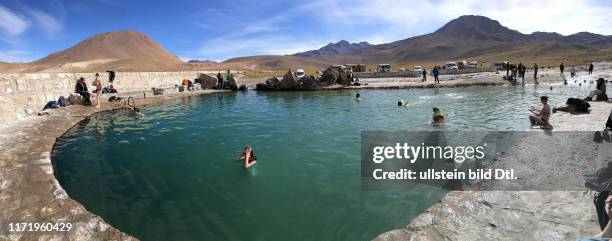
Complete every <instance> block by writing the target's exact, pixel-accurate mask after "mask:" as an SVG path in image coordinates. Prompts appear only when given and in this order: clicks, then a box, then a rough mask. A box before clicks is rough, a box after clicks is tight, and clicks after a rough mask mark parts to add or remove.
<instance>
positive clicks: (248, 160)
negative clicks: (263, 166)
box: [236, 146, 257, 169]
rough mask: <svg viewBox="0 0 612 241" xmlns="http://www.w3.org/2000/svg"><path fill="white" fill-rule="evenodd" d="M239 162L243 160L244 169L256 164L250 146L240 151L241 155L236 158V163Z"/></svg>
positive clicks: (255, 158)
mask: <svg viewBox="0 0 612 241" xmlns="http://www.w3.org/2000/svg"><path fill="white" fill-rule="evenodd" d="M240 160H244V168H245V169H249V168H251V167H252V166H254V165H255V164H257V157H255V153H253V148H251V147H250V146H246V147H245V148H244V149H243V150H242V153H241V154H240V156H238V158H236V162H237V161H240Z"/></svg>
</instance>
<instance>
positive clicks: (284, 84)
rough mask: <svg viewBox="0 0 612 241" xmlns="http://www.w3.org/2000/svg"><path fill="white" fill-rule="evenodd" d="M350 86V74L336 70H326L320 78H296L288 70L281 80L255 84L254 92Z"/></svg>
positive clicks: (273, 78) (291, 71)
mask: <svg viewBox="0 0 612 241" xmlns="http://www.w3.org/2000/svg"><path fill="white" fill-rule="evenodd" d="M335 84H340V85H345V86H350V85H351V76H350V73H348V72H345V71H343V70H342V69H337V68H332V67H330V68H328V69H327V70H325V72H323V75H322V76H321V77H320V78H315V77H314V76H304V77H302V78H298V77H297V76H296V75H295V73H294V72H293V70H291V69H290V70H289V71H288V72H287V73H286V74H285V75H284V76H283V79H282V80H279V79H278V78H276V77H272V78H269V79H267V80H266V82H265V83H259V84H257V87H256V90H260V91H278V90H282V91H296V90H297V91H300V90H318V89H321V87H326V86H330V85H335Z"/></svg>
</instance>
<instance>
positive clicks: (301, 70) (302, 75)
mask: <svg viewBox="0 0 612 241" xmlns="http://www.w3.org/2000/svg"><path fill="white" fill-rule="evenodd" d="M295 75H296V76H297V77H298V78H300V79H301V78H304V76H306V72H304V70H303V69H297V70H296V71H295Z"/></svg>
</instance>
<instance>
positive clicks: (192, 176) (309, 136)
mask: <svg viewBox="0 0 612 241" xmlns="http://www.w3.org/2000/svg"><path fill="white" fill-rule="evenodd" d="M593 88H594V86H589V85H586V86H582V87H580V86H560V85H556V86H554V89H553V90H552V91H551V90H550V89H549V88H548V85H542V86H539V87H535V86H528V87H468V88H446V89H417V90H409V89H402V90H361V91H319V92H279V93H257V92H254V91H249V92H241V93H222V94H213V95H205V96H194V97H185V98H182V99H178V100H170V101H168V102H166V103H164V104H162V105H158V106H151V107H145V108H143V109H142V111H143V113H144V116H136V115H133V114H126V113H125V112H124V111H112V112H103V113H99V114H96V115H94V116H92V117H90V118H87V119H85V120H83V121H82V122H80V123H79V124H77V125H76V126H75V127H74V128H72V129H70V130H69V131H68V132H67V133H66V134H65V135H64V136H63V137H62V138H61V139H60V140H59V141H58V142H57V145H56V147H55V148H54V152H53V161H54V165H55V168H56V175H57V177H58V179H59V181H60V183H61V185H62V186H63V187H64V188H65V189H66V191H67V192H68V194H69V195H70V197H71V198H73V199H75V200H77V201H78V202H80V203H82V204H83V205H84V206H85V207H86V208H87V209H88V210H90V211H92V212H93V213H95V214H98V215H100V216H101V217H102V218H104V219H105V220H106V221H107V222H108V223H110V224H112V225H113V226H115V227H117V228H118V229H120V230H122V231H124V232H127V233H128V234H130V235H133V236H135V237H137V238H140V239H142V240H369V239H372V238H374V237H376V236H377V235H378V234H380V233H382V232H385V231H388V230H391V229H396V228H401V227H403V226H404V225H406V224H408V223H409V222H410V220H411V219H412V218H414V217H416V216H417V215H418V214H419V213H421V212H423V211H424V210H425V209H427V208H428V207H430V206H431V205H432V204H434V203H436V202H437V201H439V200H440V198H441V197H442V196H443V195H444V193H443V192H440V191H435V190H431V191H428V192H412V193H408V192H402V193H393V192H362V191H361V190H360V153H361V150H360V144H361V142H360V133H361V131H363V130H434V129H436V128H441V129H444V130H526V129H528V128H529V121H528V120H527V115H528V114H529V112H528V111H527V108H528V107H529V106H536V105H538V104H539V96H541V95H548V96H550V97H551V103H552V104H553V105H555V104H556V105H560V104H563V103H564V102H565V99H566V98H568V97H573V96H580V97H584V96H586V94H587V93H588V92H589V91H590V90H591V89H593ZM357 92H359V93H361V96H362V97H363V100H362V101H359V102H358V101H355V100H354V99H353V96H354V95H355V93H357ZM399 98H403V99H405V100H407V101H408V102H409V106H408V107H406V108H399V107H397V106H396V103H397V100H398V99H399ZM432 107H440V108H441V109H442V110H443V111H444V112H445V114H446V116H447V119H448V123H446V124H445V125H444V126H443V127H432V126H431V125H430V124H429V122H430V118H431V108H432ZM553 118H554V115H553ZM245 145H251V146H253V148H254V149H255V154H256V156H257V158H258V164H257V165H256V166H255V169H254V170H250V171H246V170H244V169H243V168H242V167H241V164H236V163H234V162H233V159H234V158H235V157H236V156H237V155H238V154H239V152H240V150H241V149H242V148H243V147H244V146H245Z"/></svg>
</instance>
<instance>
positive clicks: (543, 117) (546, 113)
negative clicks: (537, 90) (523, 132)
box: [529, 96, 552, 129]
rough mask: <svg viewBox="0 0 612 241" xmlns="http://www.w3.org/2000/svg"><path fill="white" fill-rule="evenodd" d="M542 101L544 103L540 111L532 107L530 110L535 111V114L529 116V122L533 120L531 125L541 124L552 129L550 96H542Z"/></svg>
mask: <svg viewBox="0 0 612 241" xmlns="http://www.w3.org/2000/svg"><path fill="white" fill-rule="evenodd" d="M540 102H541V103H542V109H540V110H539V111H538V110H536V109H535V108H533V107H532V108H530V109H529V111H531V113H533V115H530V116H529V122H531V126H532V127H533V126H540V127H542V128H545V129H550V128H552V126H551V125H550V124H549V123H548V121H549V120H550V113H551V112H550V106H549V105H548V96H542V97H540Z"/></svg>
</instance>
